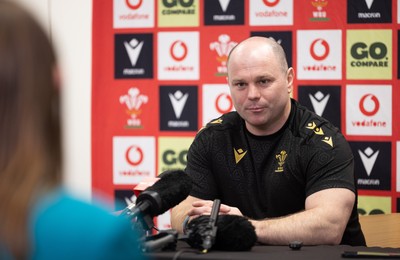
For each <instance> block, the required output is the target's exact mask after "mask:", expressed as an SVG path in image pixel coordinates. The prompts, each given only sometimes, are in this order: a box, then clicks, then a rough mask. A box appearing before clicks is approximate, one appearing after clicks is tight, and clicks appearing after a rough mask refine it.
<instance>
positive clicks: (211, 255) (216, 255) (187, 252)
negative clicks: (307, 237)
mask: <svg viewBox="0 0 400 260" xmlns="http://www.w3.org/2000/svg"><path fill="white" fill-rule="evenodd" d="M181 250H182V252H180V251H181ZM344 251H367V252H388V253H397V254H400V248H382V247H352V246H345V245H339V246H303V247H302V248H301V249H300V250H292V249H290V248H289V247H288V246H266V245H256V246H254V247H253V248H252V250H251V251H246V252H234V251H210V252H208V253H206V254H201V253H199V251H198V250H195V249H192V248H191V247H190V246H188V245H187V244H186V243H185V242H182V241H178V244H177V249H176V251H172V252H168V251H166V252H163V251H159V252H151V253H147V254H146V256H147V257H149V259H150V260H151V259H154V260H158V259H174V256H177V258H175V259H215V260H218V259H224V260H228V259H229V260H230V259H245V260H252V259H264V260H265V259H267V260H274V259H278V260H285V259H300V260H301V259H307V260H309V259H323V260H330V259H347V258H343V257H342V253H343V252H344ZM359 259H360V258H359ZM361 259H362V258H361ZM364 259H367V258H364ZM397 259H400V256H398V258H397Z"/></svg>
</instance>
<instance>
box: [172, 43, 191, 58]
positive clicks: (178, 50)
mask: <svg viewBox="0 0 400 260" xmlns="http://www.w3.org/2000/svg"><path fill="white" fill-rule="evenodd" d="M169 53H170V55H171V57H172V58H173V59H174V60H176V61H182V60H184V59H185V58H186V55H187V53H188V50H187V46H186V44H185V43H184V42H182V41H175V42H173V43H172V45H171V48H170V49H169Z"/></svg>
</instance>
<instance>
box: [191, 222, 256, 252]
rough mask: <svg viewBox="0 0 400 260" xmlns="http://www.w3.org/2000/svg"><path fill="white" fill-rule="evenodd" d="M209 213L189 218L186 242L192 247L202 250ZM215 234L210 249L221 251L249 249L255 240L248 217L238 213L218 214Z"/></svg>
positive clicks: (253, 229)
mask: <svg viewBox="0 0 400 260" xmlns="http://www.w3.org/2000/svg"><path fill="white" fill-rule="evenodd" d="M209 221H210V215H202V216H199V217H197V218H194V219H193V220H191V221H190V222H189V224H188V227H187V234H188V236H187V238H186V242H187V243H188V244H189V245H190V246H191V247H193V248H196V249H200V250H203V249H204V248H203V240H204V230H205V226H206V225H208V223H209ZM216 226H217V235H216V238H215V242H214V244H213V246H212V247H211V249H215V250H222V251H249V250H250V249H251V248H252V247H253V246H254V245H255V244H256V242H257V235H256V232H255V228H254V226H253V225H252V224H251V223H250V221H249V220H248V219H246V218H245V217H243V216H238V215H219V216H218V220H217V223H216Z"/></svg>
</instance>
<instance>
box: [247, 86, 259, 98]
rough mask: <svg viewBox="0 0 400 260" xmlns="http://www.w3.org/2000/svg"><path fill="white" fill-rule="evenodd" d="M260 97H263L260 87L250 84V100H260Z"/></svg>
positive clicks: (248, 95)
mask: <svg viewBox="0 0 400 260" xmlns="http://www.w3.org/2000/svg"><path fill="white" fill-rule="evenodd" d="M260 96H261V95H260V90H259V89H258V87H257V86H256V85H255V84H253V83H251V84H249V91H248V93H247V97H248V99H251V100H253V99H258V98H260Z"/></svg>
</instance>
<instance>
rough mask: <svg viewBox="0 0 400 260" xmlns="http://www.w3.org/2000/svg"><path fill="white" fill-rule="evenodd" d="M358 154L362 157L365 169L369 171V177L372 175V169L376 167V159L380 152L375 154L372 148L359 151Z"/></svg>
mask: <svg viewBox="0 0 400 260" xmlns="http://www.w3.org/2000/svg"><path fill="white" fill-rule="evenodd" d="M358 154H359V155H360V157H361V161H362V162H363V165H364V168H365V170H366V171H367V175H368V176H370V175H371V171H372V168H373V167H374V165H375V162H376V158H378V154H379V150H378V151H376V152H374V150H372V149H371V147H368V148H366V149H365V150H364V151H360V150H358Z"/></svg>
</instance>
